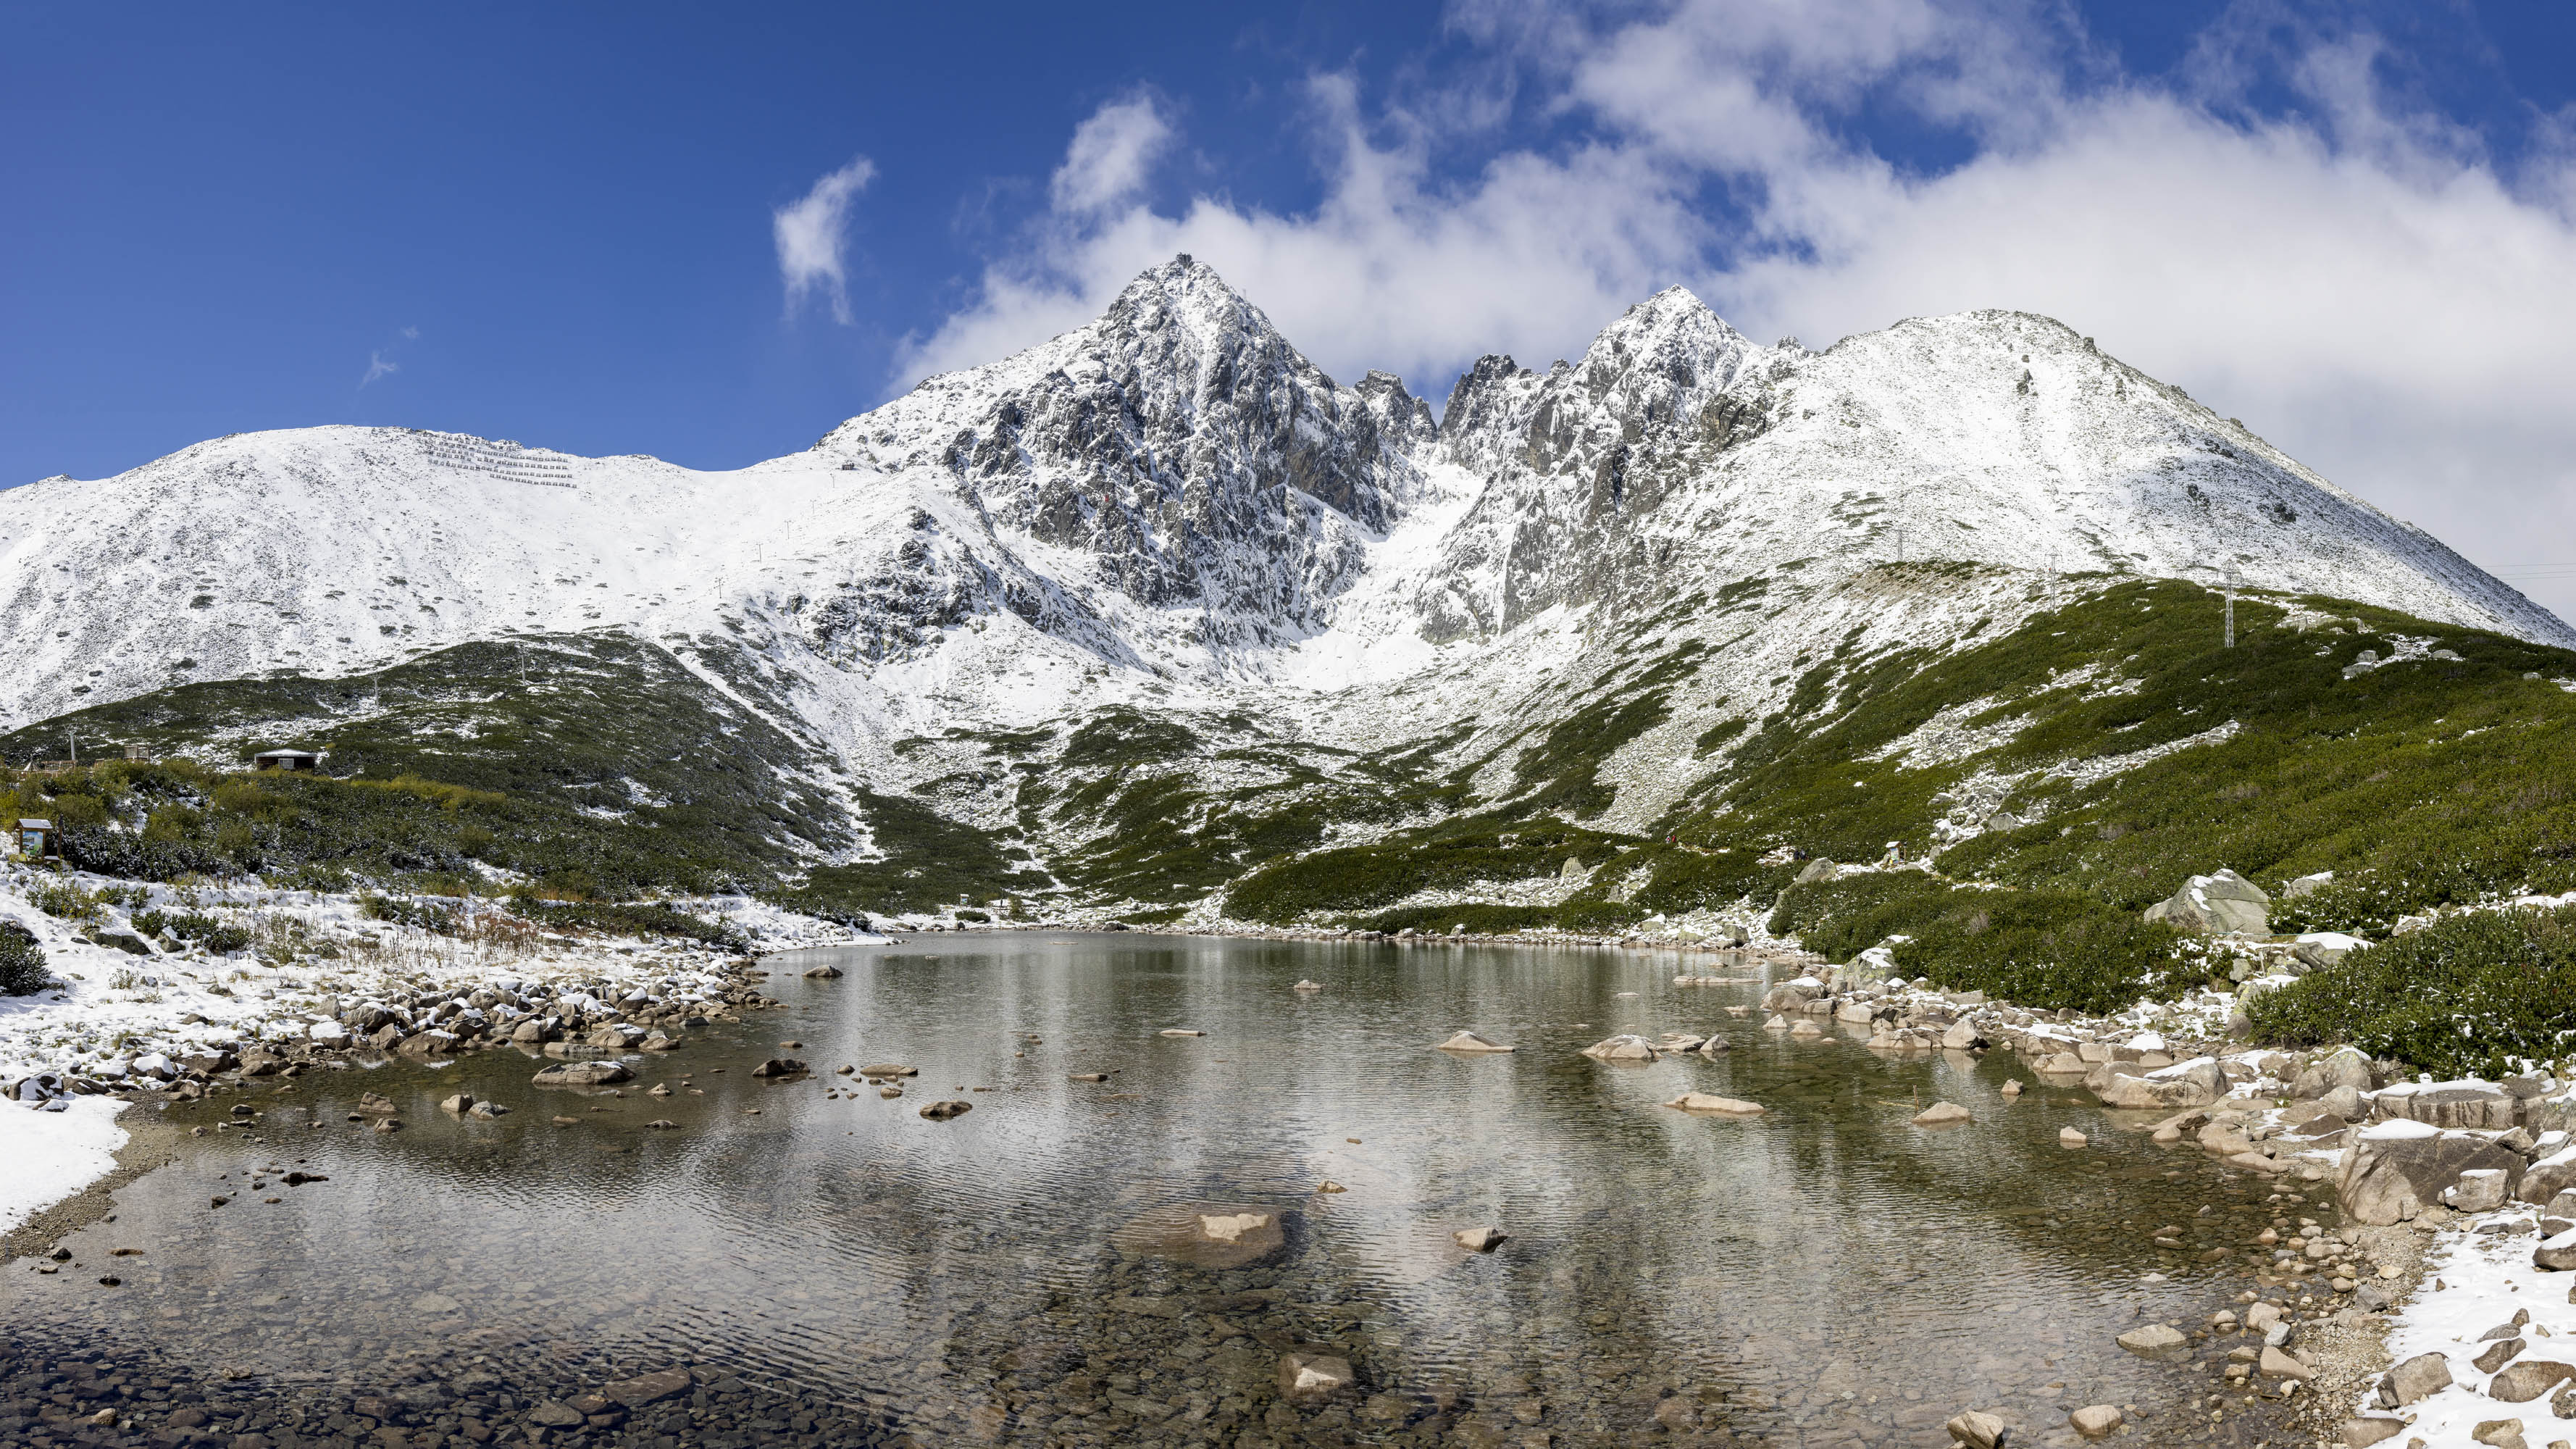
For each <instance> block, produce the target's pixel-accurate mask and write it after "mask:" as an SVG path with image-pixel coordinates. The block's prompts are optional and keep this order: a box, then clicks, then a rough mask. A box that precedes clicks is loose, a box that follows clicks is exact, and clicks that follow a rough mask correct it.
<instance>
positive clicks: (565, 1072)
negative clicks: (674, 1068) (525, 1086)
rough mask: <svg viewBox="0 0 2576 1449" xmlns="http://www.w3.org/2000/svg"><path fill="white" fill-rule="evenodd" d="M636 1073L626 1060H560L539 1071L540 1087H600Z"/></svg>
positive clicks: (620, 1080) (538, 1082)
mask: <svg viewBox="0 0 2576 1449" xmlns="http://www.w3.org/2000/svg"><path fill="white" fill-rule="evenodd" d="M634 1075H635V1073H634V1071H633V1070H631V1069H630V1068H629V1067H628V1066H627V1065H626V1064H625V1063H624V1062H558V1063H556V1064H555V1065H553V1066H551V1067H548V1068H546V1069H545V1070H544V1071H542V1072H539V1073H537V1075H536V1084H537V1085H538V1086H540V1087H599V1086H605V1085H607V1084H608V1083H610V1082H623V1081H626V1080H628V1079H630V1078H632V1077H633V1076H634Z"/></svg>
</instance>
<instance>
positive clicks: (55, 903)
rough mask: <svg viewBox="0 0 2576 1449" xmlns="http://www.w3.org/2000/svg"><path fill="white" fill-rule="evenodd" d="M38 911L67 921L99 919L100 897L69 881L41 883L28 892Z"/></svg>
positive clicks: (29, 898) (28, 897)
mask: <svg viewBox="0 0 2576 1449" xmlns="http://www.w3.org/2000/svg"><path fill="white" fill-rule="evenodd" d="M27 899H28V900H30V901H32V902H34V903H35V907H36V909H37V910H40V911H42V912H44V913H45V914H46V915H49V916H53V917H55V918H56V919H59V920H65V921H94V920H97V919H98V897H96V896H94V895H91V894H90V893H89V892H87V891H85V890H82V889H81V888H80V887H79V886H76V885H73V884H72V883H71V882H69V881H53V880H49V881H40V882H38V883H37V884H36V886H35V888H34V889H32V890H30V891H28V892H27Z"/></svg>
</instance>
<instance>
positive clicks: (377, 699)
mask: <svg viewBox="0 0 2576 1449" xmlns="http://www.w3.org/2000/svg"><path fill="white" fill-rule="evenodd" d="M734 690H735V692H736V693H742V692H743V689H742V686H741V684H740V683H739V682H737V683H735V685H734ZM749 697H751V698H753V699H754V700H755V701H756V702H757V701H758V696H749ZM777 717H779V712H777V711H771V710H766V709H761V710H755V709H752V708H748V707H746V706H744V705H743V704H740V703H737V702H736V701H735V700H734V699H733V698H732V697H730V696H729V695H728V694H727V693H726V692H725V691H723V690H719V689H717V688H716V687H714V686H713V685H710V684H709V683H707V682H706V680H705V679H703V678H701V677H700V676H699V675H698V674H697V673H696V672H694V671H693V670H691V669H690V668H689V667H688V666H687V664H686V663H684V662H683V660H682V659H681V657H680V656H679V655H678V654H675V653H673V652H672V651H670V650H668V649H664V648H661V647H659V646H656V645H651V644H645V643H641V642H639V641H635V640H632V639H626V638H620V637H590V636H583V637H561V636H550V637H545V638H529V639H520V640H509V641H502V642H494V643H483V644H469V645H462V646H459V647H456V648H452V649H446V650H441V651H439V652H437V653H435V654H431V655H426V656H423V657H422V658H420V659H416V660H413V661H410V662H408V663H405V664H401V665H397V666H394V667H393V668H390V669H386V670H383V671H381V672H378V673H375V674H369V675H360V676H352V677H350V678H345V679H308V678H302V677H271V678H266V679H251V680H235V681H225V682H208V683H201V684H190V685H182V686H179V687H176V688H172V689H167V690H161V691H158V692H155V693H153V694H149V695H145V696H141V697H139V698H136V699H131V700H125V701H121V702H119V703H115V704H108V705H100V706H97V707H94V708H91V709H86V710H82V711H79V712H78V713H76V714H73V715H70V716H66V717H64V718H61V719H57V720H51V721H48V722H46V723H45V724H43V725H41V726H36V727H33V728H29V729H24V730H20V731H18V732H16V733H15V734H12V735H9V736H6V737H0V756H5V757H10V758H26V757H29V756H32V755H36V754H40V753H42V754H58V753H60V752H61V750H62V742H63V740H64V739H65V738H67V737H68V736H69V735H71V734H74V733H77V735H78V736H79V737H80V738H81V739H82V740H83V741H85V742H88V747H89V748H90V749H93V750H96V749H100V748H102V747H105V748H107V749H114V748H116V747H118V746H136V747H139V748H140V749H141V750H142V751H143V752H144V753H145V754H147V755H149V756H152V757H153V761H152V762H150V763H145V762H129V761H126V760H121V759H111V760H108V761H106V762H104V763H101V764H98V765H94V766H87V767H84V768H82V769H78V770H72V771H67V772H63V773H60V774H54V775H34V774H27V775H23V776H18V777H15V780H14V790H13V796H14V805H15V808H16V809H17V810H18V811H19V812H21V813H25V814H33V815H50V816H51V817H52V818H54V819H55V820H56V821H57V823H58V824H60V825H61V826H62V827H63V832H62V844H61V849H62V852H63V855H64V858H65V859H66V860H68V861H69V862H70V863H72V864H73V865H76V866H79V867H81V868H83V869H86V870H94V871H99V872H102V873H104V874H109V875H119V876H127V877H133V878H138V879H146V880H172V879H176V878H178V877H179V876H182V875H187V874H192V873H193V874H201V875H209V876H223V875H234V874H239V873H243V872H253V873H258V874H261V875H263V876H266V877H269V878H270V879H272V880H273V881H275V882H277V883H281V884H290V885H297V886H310V887H315V888H325V889H340V888H347V887H350V886H352V885H355V884H364V883H375V884H378V885H387V886H402V887H405V888H426V889H433V890H436V889H446V890H458V889H462V888H463V886H462V883H463V882H465V881H468V880H470V879H472V878H473V876H474V874H475V871H476V863H477V862H481V863H485V864H489V865H494V866H500V867H504V868H507V869H510V870H513V871H516V872H519V873H520V874H522V875H524V876H526V877H528V878H530V879H531V880H533V881H534V882H536V883H537V885H538V886H539V887H541V888H542V889H543V890H544V891H546V892H547V893H550V894H555V895H562V896H569V897H618V898H623V897H630V896H636V895H645V894H654V893H662V892H703V891H721V890H729V889H757V888H763V887H770V888H775V887H776V886H777V885H778V883H779V882H780V881H782V879H785V878H789V877H791V876H792V875H793V874H794V873H795V871H796V868H797V866H798V863H799V862H800V861H801V860H803V859H805V858H808V857H810V856H811V855H812V854H814V853H817V852H819V851H821V850H824V849H827V848H829V847H830V846H832V845H835V844H837V843H839V842H840V841H841V840H843V839H845V838H846V835H847V833H848V815H847V812H846V811H845V810H844V809H843V808H842V807H841V805H840V804H839V803H838V797H837V795H836V794H835V793H834V792H832V791H830V790H829V789H827V788H826V787H825V786H824V784H823V783H822V781H823V778H824V775H825V774H826V772H827V767H826V766H825V765H824V764H823V763H822V760H823V756H822V755H821V754H820V753H819V752H818V751H817V750H816V749H815V748H814V746H813V745H812V743H811V742H810V741H804V740H800V739H797V738H794V737H791V736H790V735H788V734H786V733H784V732H783V731H782V730H781V729H780V728H779V727H778V726H776V725H774V724H773V723H771V720H772V719H774V718H777ZM278 747H294V748H300V749H307V750H312V751H315V752H316V753H318V754H320V755H321V757H322V760H321V768H320V770H319V772H318V773H314V774H300V773H288V772H282V771H259V772H255V773H254V772H252V771H250V770H249V768H248V763H247V762H248V757H249V756H250V755H252V754H255V753H257V752H259V751H260V750H264V749H272V748H278ZM10 784H11V780H10V777H7V776H0V788H5V787H8V786H9V785H10ZM844 904H848V903H844Z"/></svg>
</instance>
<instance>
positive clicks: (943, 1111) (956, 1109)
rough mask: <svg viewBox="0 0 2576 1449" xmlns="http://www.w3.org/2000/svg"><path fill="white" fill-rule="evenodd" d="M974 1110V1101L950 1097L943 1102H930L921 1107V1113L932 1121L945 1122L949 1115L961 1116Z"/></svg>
mask: <svg viewBox="0 0 2576 1449" xmlns="http://www.w3.org/2000/svg"><path fill="white" fill-rule="evenodd" d="M974 1110H975V1104H974V1103H972V1102H960V1101H957V1100H955V1099H953V1098H952V1099H950V1100H948V1101H945V1102H932V1103H930V1104H929V1105H927V1106H925V1107H923V1108H922V1109H921V1115H922V1116H924V1117H927V1118H929V1119H930V1120H931V1121H933V1122H945V1121H947V1120H948V1119H949V1118H951V1117H963V1116H965V1115H966V1114H967V1113H969V1112H972V1111H974Z"/></svg>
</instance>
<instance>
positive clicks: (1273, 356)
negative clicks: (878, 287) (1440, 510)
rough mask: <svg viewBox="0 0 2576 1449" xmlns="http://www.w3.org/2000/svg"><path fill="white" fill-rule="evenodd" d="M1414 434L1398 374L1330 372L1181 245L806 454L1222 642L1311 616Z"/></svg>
mask: <svg viewBox="0 0 2576 1449" xmlns="http://www.w3.org/2000/svg"><path fill="white" fill-rule="evenodd" d="M1434 436H1435V434H1434V429H1433V426H1432V422H1431V413H1430V409H1429V407H1428V406H1427V405H1426V404H1424V403H1423V402H1421V401H1420V400H1419V399H1417V398H1415V397H1413V396H1412V395H1411V394H1409V393H1407V392H1406V391H1405V389H1404V385H1403V384H1402V382H1400V381H1399V380H1397V379H1395V378H1393V377H1390V376H1387V375H1385V374H1383V373H1371V374H1369V375H1368V376H1367V377H1366V378H1365V379H1363V380H1362V381H1361V382H1360V384H1359V385H1358V386H1356V387H1342V386H1339V385H1337V384H1335V383H1334V381H1333V380H1332V379H1331V378H1329V377H1327V376H1325V375H1324V373H1323V371H1322V370H1321V369H1320V368H1317V367H1316V366H1315V365H1314V363H1312V362H1311V361H1309V360H1308V359H1307V358H1306V357H1305V356H1304V355H1303V354H1302V353H1300V352H1298V351H1297V350H1296V349H1295V348H1294V347H1292V346H1290V345H1289V343H1288V342H1287V340H1286V339H1285V338H1283V337H1281V336H1280V335H1279V332H1278V329H1276V328H1275V327H1273V326H1272V325H1271V323H1270V319H1269V318H1268V317H1266V316H1264V315H1263V314H1262V312H1261V310H1260V309H1259V308H1257V307H1255V306H1253V305H1252V304H1251V303H1250V302H1248V301H1246V300H1244V299H1243V298H1242V297H1241V296H1239V295H1237V294H1236V293H1235V292H1234V291H1233V289H1231V288H1230V287H1228V286H1226V284H1225V282H1224V280H1223V279H1222V278H1220V277H1218V276H1217V274H1216V272H1215V271H1214V270H1213V269H1211V268H1209V267H1207V266H1206V265H1204V264H1201V263H1197V262H1194V261H1192V260H1191V259H1189V258H1188V257H1181V258H1178V259H1176V260H1174V261H1172V262H1170V263H1167V264H1166V265H1164V266H1161V267H1157V268H1155V269H1153V270H1152V271H1149V272H1147V273H1146V274H1144V275H1143V276H1141V277H1139V278H1137V279H1136V281H1135V282H1134V283H1132V284H1130V285H1129V286H1128V288H1127V289H1126V291H1125V292H1123V293H1121V294H1120V295H1119V297H1118V299H1117V300H1116V301H1115V302H1113V303H1112V304H1111V305H1110V307H1109V309H1108V311H1106V312H1105V313H1103V314H1102V315H1101V317H1100V318H1099V319H1098V320H1097V321H1094V322H1092V323H1090V324H1088V325H1087V326H1084V327H1081V328H1078V329H1076V330H1074V331H1072V332H1068V333H1065V334H1064V335H1062V336H1060V337H1057V338H1055V339H1053V340H1052V341H1050V342H1047V343H1045V344H1043V345H1041V346H1039V347H1035V348H1031V349H1030V350H1028V351H1026V352H1023V353H1020V354H1018V355H1017V356H1014V357H1010V358H1006V359H1004V360H1003V361H1000V362H997V363H993V364H991V365H989V366H986V367H981V368H974V369H970V370H968V371H965V372H956V373H947V374H943V375H941V376H939V377H934V378H931V379H930V380H928V381H927V382H924V383H923V384H922V385H921V386H920V387H918V388H916V389H915V390H914V391H913V392H911V393H909V394H907V395H905V396H904V397H902V398H898V399H897V400H895V401H894V402H891V403H888V404H887V405H886V406H884V407H882V408H878V409H876V410H875V411H873V412H869V413H865V414H862V415H860V416H859V417H856V418H852V419H851V420H850V421H848V422H846V423H844V424H842V425H841V426H840V427H839V428H837V429H835V430H833V432H832V433H830V434H829V435H827V436H826V437H824V438H823V439H822V440H821V441H820V442H819V443H817V444H816V445H815V449H814V451H815V453H816V454H817V455H818V456H820V457H822V458H824V459H826V460H828V461H829V462H830V463H831V464H832V465H834V466H837V467H842V468H847V469H862V470H867V471H873V472H880V473H895V474H903V475H910V476H916V477H922V478H926V479H928V480H931V481H933V482H934V483H935V484H936V486H940V487H943V488H946V489H949V490H951V491H953V492H955V493H957V494H958V495H960V496H963V497H968V498H971V499H972V500H973V501H974V503H975V505H976V507H977V508H978V509H979V510H981V511H982V512H983V513H985V514H986V515H987V516H989V517H990V518H991V519H992V520H993V521H994V523H995V525H996V527H997V528H998V529H999V530H1000V532H1001V534H1002V535H1003V537H1004V538H1005V539H1007V540H1008V541H1010V542H1011V543H1013V544H1015V545H1035V546H1037V547H1038V548H1040V549H1049V550H1062V551H1070V552H1071V553H1072V554H1074V555H1078V556H1079V557H1080V558H1082V559H1083V560H1085V561H1086V566H1085V568H1084V570H1083V572H1084V573H1086V574H1087V575H1088V577H1087V578H1083V579H1079V580H1076V579H1068V580H1066V582H1068V583H1084V584H1090V585H1096V586H1098V587H1100V588H1105V589H1108V590H1113V591H1115V592H1116V593H1118V594H1120V595H1122V596H1124V597H1125V598H1126V599H1127V600H1129V601H1132V602H1133V603H1135V604H1140V605H1144V606H1146V607H1149V608H1153V609H1160V610H1179V611H1185V612H1187V613H1189V614H1191V615H1192V616H1193V619H1192V623H1193V626H1194V630H1195V632H1196V634H1197V636H1198V638H1199V639H1200V641H1201V642H1202V643H1204V644H1206V645H1208V646H1210V647H1213V648H1217V649H1229V648H1237V647H1242V646H1246V645H1250V646H1260V645H1266V644H1272V643H1277V642H1281V641H1284V640H1288V639H1294V638H1299V637H1304V636H1306V635H1309V634H1312V633H1314V632H1316V631H1318V630H1320V629H1322V628H1324V627H1327V626H1328V625H1329V623H1330V619H1331V609H1332V601H1333V599H1334V597H1335V596H1336V595H1338V594H1339V593H1341V592H1342V591H1343V590H1344V589H1345V588H1347V587H1348V585H1349V583H1350V582H1351V581H1352V579H1353V578H1355V577H1356V575H1357V573H1358V571H1359V569H1360V567H1361V566H1362V560H1363V559H1364V557H1365V553H1366V545H1367V544H1368V543H1370V542H1372V541H1373V540H1374V539H1375V538H1376V537H1378V536H1381V535H1383V534H1384V533H1385V532H1386V531H1387V530H1388V529H1389V528H1390V527H1392V526H1393V524H1394V523H1395V521H1396V519H1397V518H1398V516H1399V515H1400V514H1401V513H1402V512H1403V511H1404V510H1405V508H1406V507H1407V506H1408V505H1410V504H1412V503H1414V502H1416V501H1417V500H1419V499H1420V498H1421V497H1422V496H1423V494H1424V493H1425V491H1426V490H1425V483H1424V478H1423V463H1424V461H1425V459H1424V454H1425V452H1426V450H1427V449H1428V448H1429V446H1430V445H1431V443H1432V442H1433V439H1434Z"/></svg>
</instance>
